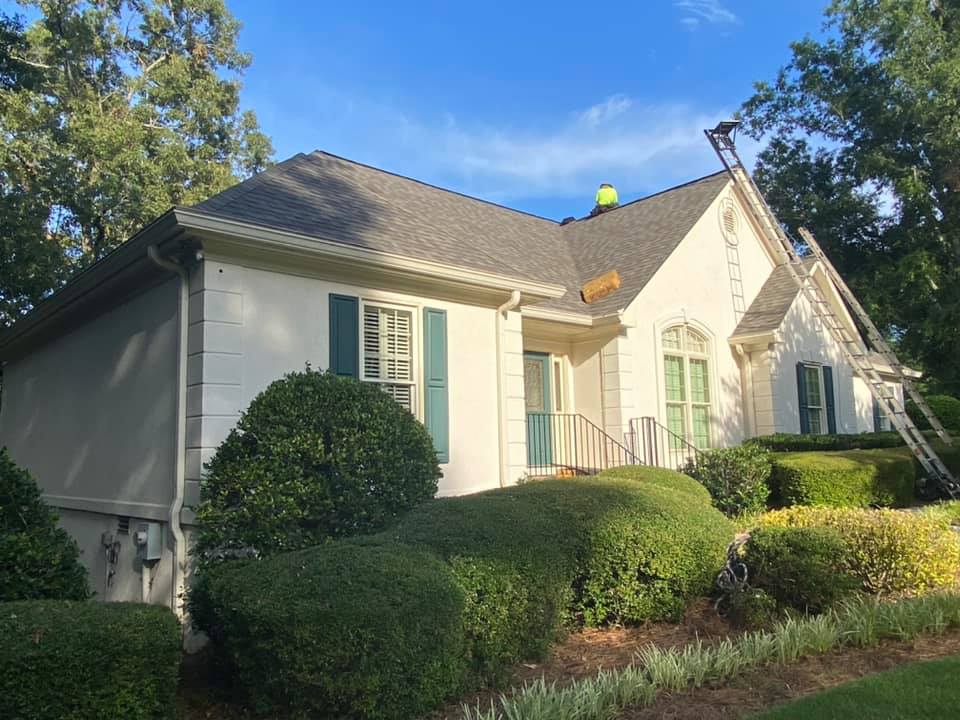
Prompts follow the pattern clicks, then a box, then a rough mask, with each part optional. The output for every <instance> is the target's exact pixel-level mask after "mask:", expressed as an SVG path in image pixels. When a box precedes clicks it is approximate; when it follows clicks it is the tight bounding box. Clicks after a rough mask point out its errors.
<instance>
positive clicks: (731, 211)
mask: <svg viewBox="0 0 960 720" xmlns="http://www.w3.org/2000/svg"><path fill="white" fill-rule="evenodd" d="M739 230H740V216H739V215H738V214H737V208H736V206H735V205H734V204H733V201H732V200H730V199H729V198H727V199H725V200H724V201H723V202H722V203H720V231H721V232H722V233H723V237H724V239H725V240H726V241H727V242H728V243H730V244H731V245H736V244H737V235H738V233H739Z"/></svg>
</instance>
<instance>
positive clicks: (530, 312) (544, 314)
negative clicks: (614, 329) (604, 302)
mask: <svg viewBox="0 0 960 720" xmlns="http://www.w3.org/2000/svg"><path fill="white" fill-rule="evenodd" d="M521 313H522V314H523V316H524V317H529V318H531V319H534V320H548V321H550V322H558V323H563V324H565V325H578V326H580V327H587V328H593V327H604V326H607V325H624V324H625V323H624V321H623V312H622V311H617V312H615V313H611V314H610V315H601V316H599V317H593V316H591V315H585V314H583V313H577V312H571V311H569V310H550V309H548V308H540V307H535V306H534V307H523V308H522V309H521Z"/></svg>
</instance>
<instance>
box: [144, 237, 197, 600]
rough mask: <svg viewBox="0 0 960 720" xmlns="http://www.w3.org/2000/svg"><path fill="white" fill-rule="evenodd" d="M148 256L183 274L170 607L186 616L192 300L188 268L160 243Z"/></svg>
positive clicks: (180, 308)
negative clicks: (183, 518)
mask: <svg viewBox="0 0 960 720" xmlns="http://www.w3.org/2000/svg"><path fill="white" fill-rule="evenodd" d="M147 256H148V257H149V258H150V259H151V260H152V261H153V262H154V263H156V264H157V265H159V266H160V267H162V268H163V269H165V270H169V271H170V272H172V273H175V274H176V275H177V276H178V277H179V278H180V307H179V310H178V313H177V316H178V317H179V319H180V336H179V340H178V343H177V355H178V358H179V361H178V363H177V467H176V473H175V478H174V488H173V502H172V503H171V504H170V535H171V536H172V537H173V572H172V573H171V576H170V581H171V582H170V585H171V589H170V608H171V609H172V610H173V611H174V612H175V613H176V614H177V617H183V608H182V606H181V604H180V598H181V592H180V590H181V585H182V584H183V571H184V568H185V567H186V565H187V543H186V539H185V538H184V535H183V527H181V525H180V511H181V510H182V509H183V489H184V482H185V467H186V444H187V321H188V317H187V308H188V307H189V303H190V284H189V279H188V278H187V270H186V268H184V267H183V265H180V264H179V263H175V262H172V261H170V260H167V259H165V258H162V257H160V253H158V252H157V246H156V245H151V246H149V247H148V248H147Z"/></svg>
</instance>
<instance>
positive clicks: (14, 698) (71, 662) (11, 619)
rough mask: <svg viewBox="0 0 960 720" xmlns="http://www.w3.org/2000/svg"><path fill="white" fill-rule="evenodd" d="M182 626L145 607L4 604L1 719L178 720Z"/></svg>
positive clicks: (1, 620)
mask: <svg viewBox="0 0 960 720" xmlns="http://www.w3.org/2000/svg"><path fill="white" fill-rule="evenodd" d="M180 653H181V635H180V623H179V622H177V618H176V616H175V615H174V614H173V613H172V612H170V610H168V609H167V608H164V607H159V606H157V605H143V604H140V603H100V602H71V601H61V600H32V601H24V602H11V603H2V604H0V717H2V718H10V719H11V720H13V718H16V719H17V720H93V719H94V718H123V719H124V720H161V718H163V719H165V720H173V718H174V716H175V714H176V709H177V708H176V694H177V680H178V676H179V670H180Z"/></svg>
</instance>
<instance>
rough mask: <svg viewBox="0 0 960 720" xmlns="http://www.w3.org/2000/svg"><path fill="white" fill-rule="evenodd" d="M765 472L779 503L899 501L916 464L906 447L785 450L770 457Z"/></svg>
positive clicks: (910, 490) (908, 490) (910, 488)
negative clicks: (770, 463)
mask: <svg viewBox="0 0 960 720" xmlns="http://www.w3.org/2000/svg"><path fill="white" fill-rule="evenodd" d="M770 478H771V480H770V482H771V485H772V486H773V491H774V498H775V500H776V501H777V502H778V503H779V504H782V505H828V506H832V507H870V506H873V505H876V506H883V507H903V506H906V505H909V504H910V503H911V502H912V500H913V496H914V488H915V485H916V470H915V469H914V463H913V458H912V456H911V455H910V454H909V452H907V451H906V450H904V451H900V450H851V451H848V452H829V453H827V452H824V453H820V452H816V453H814V452H807V453H788V454H784V455H777V456H775V457H774V461H773V472H772V473H771V475H770Z"/></svg>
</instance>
